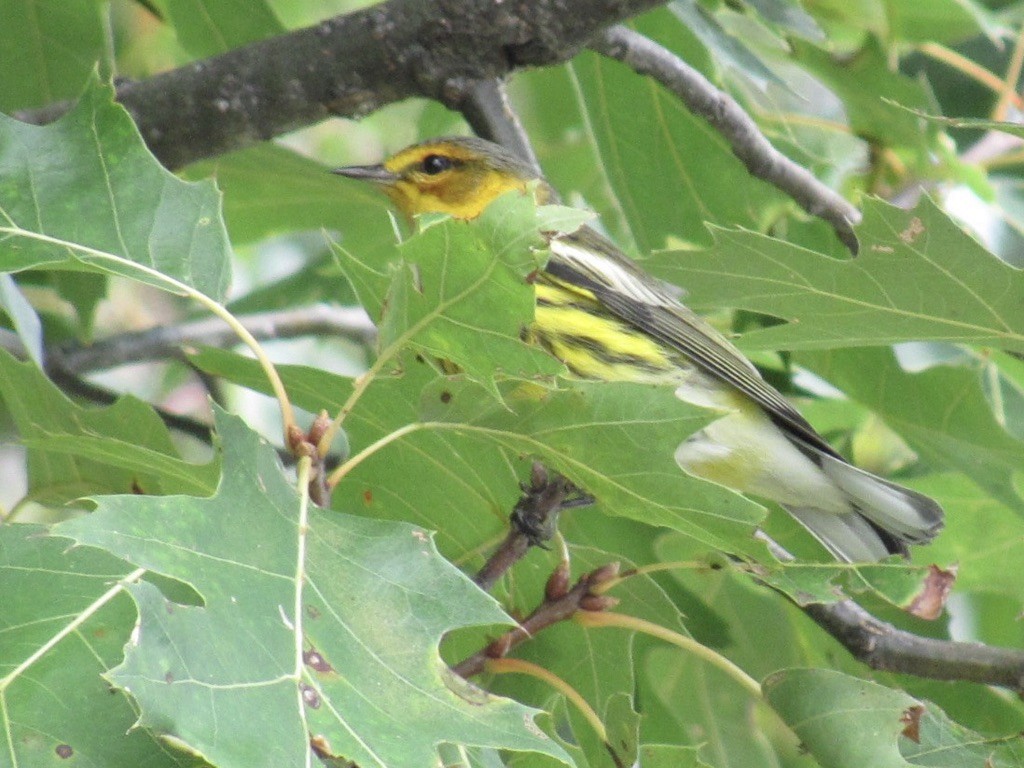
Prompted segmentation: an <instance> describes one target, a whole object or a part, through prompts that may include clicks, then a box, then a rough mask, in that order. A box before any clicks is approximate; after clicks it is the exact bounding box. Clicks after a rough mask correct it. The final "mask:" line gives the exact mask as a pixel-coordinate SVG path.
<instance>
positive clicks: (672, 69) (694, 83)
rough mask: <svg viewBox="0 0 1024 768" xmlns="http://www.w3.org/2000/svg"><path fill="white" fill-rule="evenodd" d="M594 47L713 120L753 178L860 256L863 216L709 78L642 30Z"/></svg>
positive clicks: (613, 34) (610, 35)
mask: <svg viewBox="0 0 1024 768" xmlns="http://www.w3.org/2000/svg"><path fill="white" fill-rule="evenodd" d="M590 47H591V48H592V49H593V50H595V51H597V52H599V53H602V54H604V55H605V56H610V57H612V58H614V59H618V60H619V61H621V62H623V63H624V64H626V65H627V66H629V67H631V68H632V69H633V70H635V71H636V72H638V73H640V74H644V75H650V76H651V77H653V78H654V79H655V80H657V81H658V82H660V83H661V84H662V85H664V86H665V87H666V88H668V89H669V90H670V91H671V92H672V93H674V94H675V95H676V96H678V97H679V98H680V99H682V101H683V102H684V103H685V104H686V105H687V107H688V108H689V109H690V111H691V112H693V113H694V114H697V115H700V116H701V117H703V118H704V119H705V120H707V121H708V122H709V123H710V124H711V125H712V126H713V127H714V128H715V130H717V131H718V132H719V133H721V134H722V136H724V137H725V139H726V140H727V141H728V142H729V145H730V146H731V147H732V151H733V153H734V154H735V155H736V156H737V157H738V158H739V159H740V160H741V161H742V162H743V164H744V165H745V166H746V167H747V170H748V171H750V173H751V174H752V175H753V176H756V177H757V178H759V179H763V180H764V181H767V182H768V183H769V184H772V185H774V186H775V187H778V188H779V189H781V190H782V191H783V192H785V193H786V194H787V195H789V196H790V197H792V198H793V199H794V200H795V201H796V202H797V203H799V204H800V206H801V207H802V208H803V209H804V210H806V211H807V212H808V213H810V214H812V215H813V216H817V217H819V218H821V219H824V220H825V221H827V222H828V223H829V224H831V225H832V227H833V229H835V232H836V235H838V237H839V239H840V240H842V242H843V244H844V245H846V247H847V248H848V249H849V250H850V251H851V252H852V253H857V236H856V235H855V234H854V231H853V226H854V225H855V224H857V223H858V222H859V221H860V220H861V213H860V211H858V210H857V209H856V208H855V207H854V206H853V205H852V204H851V203H850V202H849V201H847V200H846V199H845V198H844V197H843V196H842V195H840V194H838V193H837V192H835V191H833V190H832V189H830V188H829V187H827V186H826V185H825V184H823V183H821V182H820V181H818V179H816V178H815V177H814V175H813V174H812V173H811V172H810V171H808V170H807V169H806V168H804V167H803V166H801V165H798V164H797V163H794V162H793V161H792V160H790V159H789V158H788V157H786V156H785V155H783V154H782V153H781V152H779V151H778V150H777V149H775V147H773V146H772V145H771V142H769V141H768V139H766V138H765V137H764V134H762V133H761V131H760V129H759V128H758V127H757V124H756V123H755V122H754V120H753V119H752V118H751V117H750V116H749V115H748V114H747V113H746V112H745V111H744V109H743V107H741V106H740V105H739V104H738V103H737V102H736V100H735V99H733V98H732V97H731V96H729V94H727V93H725V92H724V91H721V90H719V89H718V88H716V87H715V86H714V85H712V84H711V83H710V82H709V81H708V79H707V78H706V77H704V75H702V74H701V73H700V72H698V71H697V70H696V69H694V68H693V67H691V66H690V65H689V64H687V63H686V62H685V61H683V60H682V59H680V58H679V57H678V56H676V55H675V54H674V53H672V52H671V51H668V50H667V49H665V48H663V47H662V46H660V45H658V44H657V43H655V42H653V41H652V40H649V39H647V38H646V37H644V36H643V35H641V34H639V33H638V32H635V31H633V30H632V29H628V28H626V27H623V26H615V27H612V28H610V29H607V30H605V31H604V32H602V33H600V34H599V35H597V36H596V37H595V38H594V39H593V40H592V41H591V42H590Z"/></svg>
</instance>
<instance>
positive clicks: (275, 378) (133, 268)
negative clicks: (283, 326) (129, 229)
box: [0, 227, 295, 435]
mask: <svg viewBox="0 0 1024 768" xmlns="http://www.w3.org/2000/svg"><path fill="white" fill-rule="evenodd" d="M2 233H7V234H10V235H14V236H15V237H24V238H28V239H30V240H38V241H40V242H44V243H48V244H50V245H56V246H60V247H61V248H67V249H68V250H70V251H72V252H79V253H81V254H83V255H84V256H86V257H88V258H86V259H83V260H84V261H85V263H87V264H93V263H95V262H98V263H96V264H95V265H96V266H97V267H99V268H100V269H105V270H106V271H109V272H111V273H113V274H116V275H121V276H124V272H125V271H127V272H129V273H130V272H138V273H140V274H142V275H145V276H146V278H148V279H147V280H146V281H145V282H146V283H147V284H148V285H154V286H156V287H158V288H161V289H162V290H165V291H168V292H169V293H177V294H179V295H181V296H185V297H187V298H190V299H192V300H194V301H196V302H198V303H200V304H202V305H203V306H204V307H206V308H207V309H208V310H210V312H211V313H213V314H214V315H216V316H217V317H219V318H220V319H221V320H223V321H224V322H225V323H227V324H228V327H230V328H231V330H233V331H234V332H235V335H236V336H238V338H239V339H240V340H241V341H242V343H243V344H245V345H246V346H247V347H248V348H249V349H250V350H252V353H253V354H254V355H255V356H256V360H257V361H258V362H259V364H260V367H261V368H262V369H263V372H264V374H266V376H267V379H268V380H269V381H270V386H271V389H273V391H274V397H275V398H276V399H277V402H278V405H279V406H280V408H281V419H282V421H283V426H284V434H285V435H287V434H288V433H289V432H290V431H291V429H292V428H293V427H294V426H295V411H294V410H293V408H292V404H291V401H289V400H288V393H287V392H286V391H285V388H284V383H283V382H282V381H281V377H280V376H279V375H278V373H277V369H276V368H275V367H274V363H273V362H272V361H271V360H270V358H269V357H268V356H267V353H266V352H265V351H264V349H263V347H261V346H260V343H259V342H258V341H256V337H255V336H253V335H252V334H251V333H250V332H249V330H248V329H247V328H246V327H245V326H244V325H242V323H240V322H239V321H238V319H237V318H236V317H235V316H234V315H232V314H231V312H229V311H228V309H227V307H225V306H224V305H223V304H221V303H220V302H218V301H216V300H214V299H212V298H210V297H209V296H207V295H206V294H205V293H203V292H202V291H199V290H197V289H195V288H193V287H192V286H190V285H188V284H187V283H183V282H181V281H180V280H177V279H175V278H173V277H170V276H169V275H165V274H164V273H163V272H160V271H158V270H156V269H153V268H152V267H147V266H146V265H145V264H140V263H139V262H137V261H132V260H131V259H126V258H124V257H123V256H117V255H115V254H113V253H107V252H106V251H100V250H97V249H95V248H90V247H89V246H87V245H82V244H81V243H73V242H70V241H67V240H61V239H59V238H56V237H50V236H49V235H45V234H43V233H41V232H30V231H29V230H26V229H21V228H20V227H0V234H2ZM104 262H110V263H111V264H116V265H117V266H119V267H120V268H121V270H115V269H112V268H110V267H105V266H104Z"/></svg>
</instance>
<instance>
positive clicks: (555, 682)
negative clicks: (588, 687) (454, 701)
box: [484, 657, 608, 744]
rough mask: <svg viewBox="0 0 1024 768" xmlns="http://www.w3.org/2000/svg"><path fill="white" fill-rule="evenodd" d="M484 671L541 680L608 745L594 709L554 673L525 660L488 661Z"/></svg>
mask: <svg viewBox="0 0 1024 768" xmlns="http://www.w3.org/2000/svg"><path fill="white" fill-rule="evenodd" d="M484 671H486V672H491V673H493V674H497V675H504V674H509V673H515V674H521V675H529V676H530V677H534V678H536V679H537V680H541V681H543V682H545V683H547V684H548V685H550V686H551V687H552V688H554V689H555V690H556V691H558V692H559V693H561V694H562V695H563V696H565V698H567V699H568V700H569V701H570V702H572V704H573V706H575V707H576V709H578V710H579V712H580V714H581V715H583V718H584V719H585V720H586V721H587V722H588V723H589V724H590V727H591V728H593V729H594V733H596V734H597V737H598V738H599V739H601V741H603V742H604V743H605V744H608V731H607V730H605V727H604V723H602V722H601V718H600V717H598V715H597V712H595V711H594V708H593V707H591V706H590V704H589V703H587V700H586V699H584V698H583V696H582V695H580V692H579V691H577V690H576V689H575V688H573V687H572V686H571V685H569V684H568V683H567V682H565V680H563V679H562V678H560V677H559V676H558V675H556V674H555V673H554V672H551V671H550V670H547V669H545V668H544V667H542V666H540V665H539V664H534V663H533V662H532V661H526V660H525V659H512V658H508V657H506V658H503V659H488V660H487V662H486V663H485V664H484Z"/></svg>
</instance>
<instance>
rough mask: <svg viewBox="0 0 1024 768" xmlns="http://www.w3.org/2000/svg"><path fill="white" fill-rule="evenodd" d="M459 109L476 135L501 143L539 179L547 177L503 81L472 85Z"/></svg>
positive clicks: (483, 81)
mask: <svg viewBox="0 0 1024 768" xmlns="http://www.w3.org/2000/svg"><path fill="white" fill-rule="evenodd" d="M459 110H460V111H461V112H462V115H463V116H464V117H465V118H466V122H468V123H469V125H470V127H471V128H472V129H473V132H474V133H476V135H477V136H482V137H483V138H485V139H490V140H491V141H493V142H496V143H498V144H501V145H502V146H504V147H505V149H508V150H510V151H511V152H514V153H515V154H516V155H518V156H519V157H521V158H522V159H523V160H526V161H527V162H528V163H530V165H531V166H533V169H534V170H535V171H536V172H537V176H543V175H544V172H543V171H542V170H541V167H540V163H539V162H537V155H536V154H534V151H533V145H532V144H530V137H529V136H527V134H526V131H525V130H524V129H523V125H522V123H520V122H519V116H518V115H517V114H516V113H515V110H513V109H512V106H511V105H510V104H509V101H508V94H507V93H506V91H505V82H504V81H503V80H499V79H496V78H495V79H490V80H480V81H477V82H475V83H473V84H472V85H470V86H469V87H468V89H467V92H466V97H465V99H463V101H462V103H461V105H460V106H459Z"/></svg>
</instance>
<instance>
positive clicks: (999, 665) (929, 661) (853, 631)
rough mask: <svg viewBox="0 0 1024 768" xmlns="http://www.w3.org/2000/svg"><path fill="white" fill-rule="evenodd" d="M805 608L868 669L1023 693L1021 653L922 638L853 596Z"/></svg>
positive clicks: (1023, 669) (992, 647) (1023, 662)
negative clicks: (878, 616)
mask: <svg viewBox="0 0 1024 768" xmlns="http://www.w3.org/2000/svg"><path fill="white" fill-rule="evenodd" d="M804 612H805V613H806V614H807V615H808V616H810V617H811V618H812V619H814V621H815V622H817V623H818V625H819V626H821V627H822V628H823V629H824V630H825V631H826V632H828V633H829V634H830V635H832V637H834V638H835V639H836V640H838V641H839V642H840V643H842V644H843V646H845V647H846V649H847V650H848V651H849V652H850V653H851V654H853V656H854V657H855V658H857V659H859V660H860V661H863V662H864V663H865V664H867V665H868V666H869V667H871V668H872V669H881V670H886V671H889V672H902V673H904V674H908V675H917V676H918V677H926V678H929V679H932V680H969V681H971V682H974V683H984V684H986V685H998V686H1001V687H1003V688H1010V689H1012V690H1014V691H1017V692H1018V693H1021V692H1024V651H1020V650H1018V649H1015V648H999V647H995V646H990V645H983V644H981V643H963V642H957V641H955V640H938V639H935V638H931V637H920V636H918V635H915V634H913V633H911V632H907V631H905V630H902V629H897V628H896V627H894V626H893V625H892V624H888V623H886V622H884V621H881V620H879V619H876V618H875V617H874V616H872V615H871V614H870V613H868V612H867V611H866V610H864V609H863V608H861V607H860V606H859V605H857V604H856V603H855V602H853V601H852V600H842V601H840V602H838V603H828V604H820V605H808V606H805V607H804Z"/></svg>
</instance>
